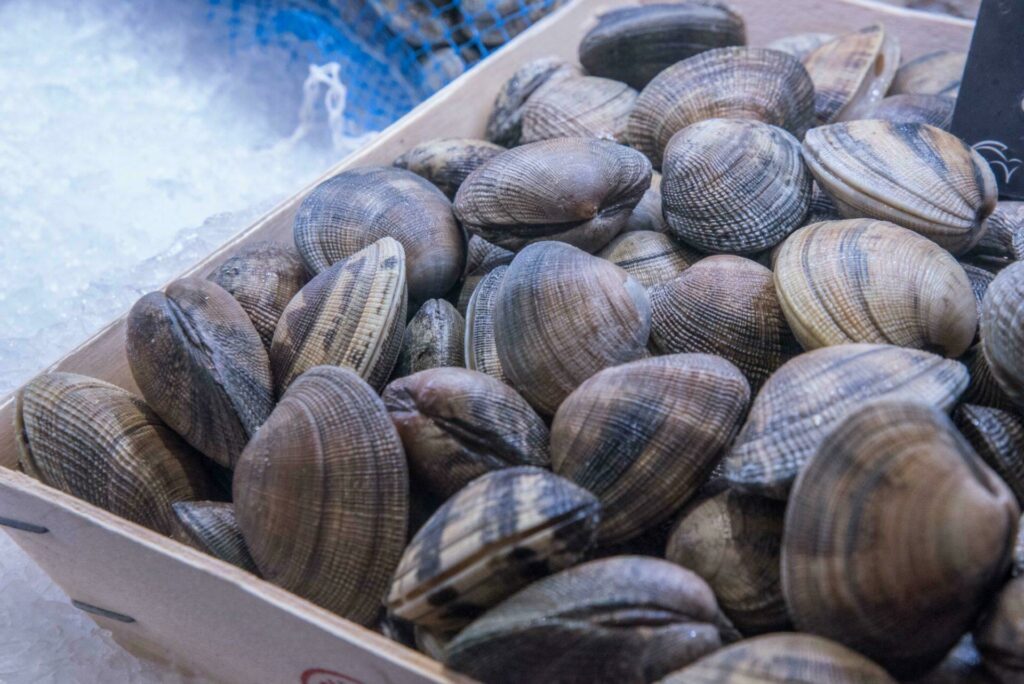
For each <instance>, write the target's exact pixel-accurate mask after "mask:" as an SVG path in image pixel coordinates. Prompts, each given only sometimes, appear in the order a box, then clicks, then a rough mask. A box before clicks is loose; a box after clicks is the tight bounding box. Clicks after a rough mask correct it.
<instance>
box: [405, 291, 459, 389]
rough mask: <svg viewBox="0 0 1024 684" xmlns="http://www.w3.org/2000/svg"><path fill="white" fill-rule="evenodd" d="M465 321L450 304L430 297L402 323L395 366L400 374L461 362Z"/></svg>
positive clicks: (454, 364) (456, 364)
mask: <svg viewBox="0 0 1024 684" xmlns="http://www.w3.org/2000/svg"><path fill="white" fill-rule="evenodd" d="M465 337H466V322H465V321H464V320H463V318H462V314H460V313H459V312H458V311H457V310H456V309H455V307H454V306H452V305H451V304H450V303H449V302H447V301H445V300H443V299H430V300H427V301H426V302H424V303H423V306H421V307H420V310H419V311H417V312H416V315H415V316H413V317H412V320H410V321H409V323H408V325H406V326H405V338H404V339H403V341H402V349H401V351H400V352H399V354H398V362H397V363H396V365H395V375H396V376H397V377H402V376H403V375H410V374H412V373H416V372H417V371H421V370H427V369H428V368H443V367H445V366H459V367H461V366H462V365H463V364H464V363H465V359H464V357H463V345H464V342H465Z"/></svg>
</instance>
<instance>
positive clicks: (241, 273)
mask: <svg viewBox="0 0 1024 684" xmlns="http://www.w3.org/2000/svg"><path fill="white" fill-rule="evenodd" d="M208 279H209V280H212V281H213V282H215V283H217V284H218V285H220V286H221V287H222V288H224V289H225V290H227V291H228V292H229V293H230V294H231V296H232V297H234V298H235V299H236V300H238V303H239V304H241V305H242V309H243V310H244V311H245V313H247V314H248V315H249V320H250V321H252V324H253V327H255V328H256V332H258V333H259V335H260V339H261V340H262V341H263V346H264V347H266V348H267V349H270V342H271V340H272V339H273V338H274V328H275V327H277V321H278V320H279V319H280V318H281V312H282V311H284V307H285V306H287V305H288V302H290V301H291V299H292V297H294V296H295V295H296V294H297V293H298V291H299V290H301V289H302V286H303V285H305V284H306V283H307V282H309V274H308V273H306V267H305V265H303V263H302V259H300V258H299V253H298V252H296V251H295V248H294V247H291V246H286V245H281V244H277V243H274V242H258V243H256V244H254V245H253V246H251V247H249V248H247V249H244V250H242V251H241V252H240V253H238V254H236V255H235V256H233V257H231V258H229V259H227V260H226V261H225V262H224V263H222V264H221V265H220V266H218V267H217V270H215V271H214V272H213V273H211V274H210V276H209V278H208Z"/></svg>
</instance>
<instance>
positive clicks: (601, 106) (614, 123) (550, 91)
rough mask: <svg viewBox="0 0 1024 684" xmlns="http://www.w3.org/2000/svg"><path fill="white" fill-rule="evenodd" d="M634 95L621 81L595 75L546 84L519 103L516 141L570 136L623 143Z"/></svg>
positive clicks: (635, 95) (523, 141) (635, 96)
mask: <svg viewBox="0 0 1024 684" xmlns="http://www.w3.org/2000/svg"><path fill="white" fill-rule="evenodd" d="M636 98H637V92H636V91H635V90H633V89H632V88H630V87H629V86H628V85H626V84H625V83H621V82H619V81H613V80H610V79H607V78H598V77H596V76H575V77H570V78H564V79H559V80H557V81H556V82H554V83H547V84H545V85H544V86H542V87H541V88H539V89H538V90H537V92H535V93H534V94H533V95H532V96H530V99H529V100H527V101H526V104H525V105H523V129H522V135H521V137H520V143H521V144H526V143H531V142H537V141H538V140H549V139H551V138H572V137H580V138H603V139H605V140H614V141H616V142H625V140H626V122H627V121H628V120H629V113H630V112H631V111H632V110H633V104H634V103H635V102H636Z"/></svg>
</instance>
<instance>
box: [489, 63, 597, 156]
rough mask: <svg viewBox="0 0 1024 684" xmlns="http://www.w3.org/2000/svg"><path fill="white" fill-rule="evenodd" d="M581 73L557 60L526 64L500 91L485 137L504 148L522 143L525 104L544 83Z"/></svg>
mask: <svg viewBox="0 0 1024 684" xmlns="http://www.w3.org/2000/svg"><path fill="white" fill-rule="evenodd" d="M577 74H579V70H578V69H577V68H575V67H573V66H570V65H569V64H568V63H567V62H565V61H563V60H561V59H559V58H557V57H542V58H540V59H535V60H533V61H530V62H527V63H525V64H523V66H521V67H519V69H518V70H517V71H516V72H515V73H514V74H512V77H511V78H510V79H509V80H508V81H506V82H505V84H504V85H503V86H502V87H501V90H499V91H498V96H497V97H496V98H495V100H494V107H493V109H492V110H491V115H490V117H489V118H488V120H487V132H486V133H485V137H486V138H487V139H488V140H490V141H491V142H493V143H496V144H498V145H503V146H505V147H514V146H515V145H518V144H519V137H520V135H521V134H522V120H523V112H522V109H523V105H524V104H526V101H527V100H528V99H529V97H530V96H531V95H533V93H534V92H536V91H537V89H538V88H540V87H541V86H542V85H544V84H545V83H548V82H549V81H550V82H554V81H556V80H558V79H562V78H568V77H570V76H574V75H577Z"/></svg>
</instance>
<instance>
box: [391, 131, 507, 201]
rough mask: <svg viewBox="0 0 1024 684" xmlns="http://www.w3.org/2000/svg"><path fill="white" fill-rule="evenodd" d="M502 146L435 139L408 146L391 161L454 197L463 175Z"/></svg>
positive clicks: (464, 140)
mask: <svg viewBox="0 0 1024 684" xmlns="http://www.w3.org/2000/svg"><path fill="white" fill-rule="evenodd" d="M504 151H505V148H504V147H502V146H501V145H495V144H494V143H492V142H488V141H486V140H474V139H471V138H438V139H435V140H428V141H426V142H423V143H420V144H419V145H416V146H414V147H411V148H409V149H408V150H407V151H406V152H405V153H404V154H402V155H401V156H399V157H398V158H397V159H395V161H394V165H395V166H397V167H398V168H400V169H406V170H407V171H412V172H413V173H415V174H416V175H417V176H422V177H423V178H426V179H427V180H428V181H430V182H431V183H433V184H434V185H436V186H437V187H438V189H439V190H440V191H441V192H443V193H444V194H445V195H447V196H448V199H454V198H455V193H456V192H458V190H459V186H460V185H462V181H464V180H466V176H468V175H469V174H471V173H472V172H473V171H475V170H476V169H478V168H479V167H480V166H481V165H482V164H483V163H484V162H485V161H487V160H488V159H490V158H491V157H494V156H496V155H498V154H501V153H502V152H504Z"/></svg>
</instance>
